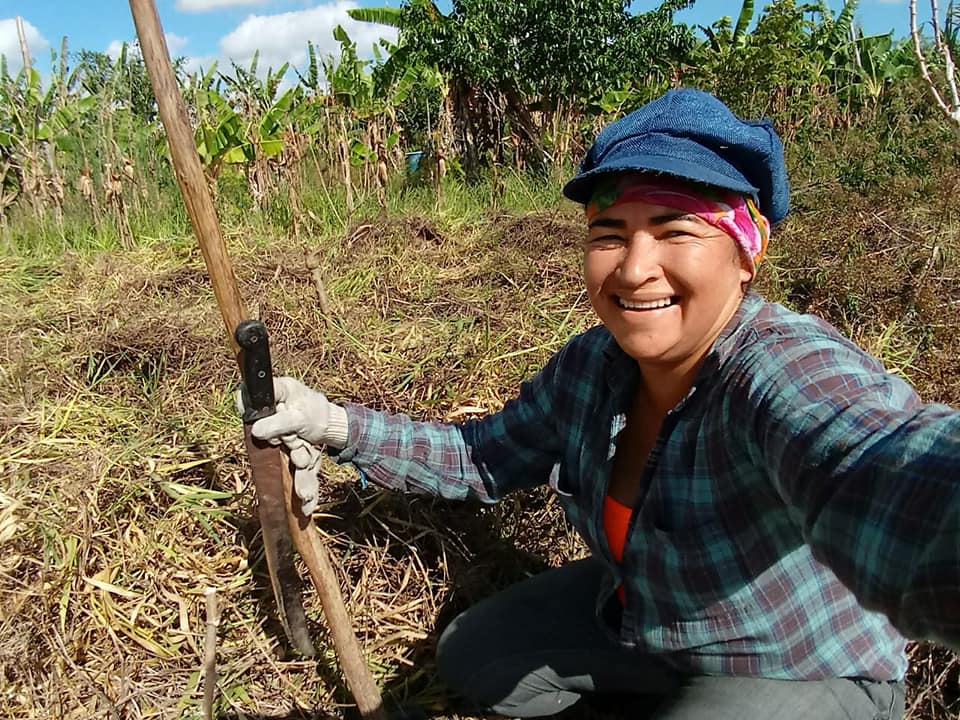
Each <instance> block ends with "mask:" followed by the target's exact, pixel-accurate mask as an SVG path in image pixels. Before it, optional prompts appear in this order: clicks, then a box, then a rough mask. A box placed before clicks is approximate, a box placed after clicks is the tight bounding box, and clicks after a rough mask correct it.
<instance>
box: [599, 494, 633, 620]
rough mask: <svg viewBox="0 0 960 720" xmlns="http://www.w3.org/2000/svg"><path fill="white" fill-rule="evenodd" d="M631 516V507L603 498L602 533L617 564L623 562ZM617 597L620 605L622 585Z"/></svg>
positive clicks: (623, 594) (622, 597)
mask: <svg viewBox="0 0 960 720" xmlns="http://www.w3.org/2000/svg"><path fill="white" fill-rule="evenodd" d="M632 514H633V508H632V507H628V506H627V505H624V504H623V503H620V502H617V501H616V500H614V499H613V498H612V497H610V496H609V495H607V497H606V498H604V500H603V532H604V533H606V536H607V544H608V545H609V546H610V552H611V553H612V554H613V559H614V560H616V561H617V562H618V563H619V562H622V561H623V547H624V545H626V543H627V526H628V525H629V524H630V515H632ZM617 597H619V598H620V602H621V603H622V602H624V600H625V599H626V594H625V593H624V591H623V585H620V586H619V587H618V588H617Z"/></svg>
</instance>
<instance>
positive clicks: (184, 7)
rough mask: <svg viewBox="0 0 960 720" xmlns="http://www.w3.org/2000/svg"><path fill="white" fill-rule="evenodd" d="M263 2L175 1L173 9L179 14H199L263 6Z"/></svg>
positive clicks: (242, 0)
mask: <svg viewBox="0 0 960 720" xmlns="http://www.w3.org/2000/svg"><path fill="white" fill-rule="evenodd" d="M265 2H268V0H177V3H176V5H175V7H176V8H177V10H180V11H181V12H195V13H200V12H207V11H208V10H220V9H222V8H230V7H241V6H247V5H263V4H264V3H265Z"/></svg>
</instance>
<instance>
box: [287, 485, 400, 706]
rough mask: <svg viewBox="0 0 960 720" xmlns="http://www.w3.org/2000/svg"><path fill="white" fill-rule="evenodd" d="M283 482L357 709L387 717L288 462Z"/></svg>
mask: <svg viewBox="0 0 960 720" xmlns="http://www.w3.org/2000/svg"><path fill="white" fill-rule="evenodd" d="M283 485H284V490H285V491H286V492H285V493H284V495H285V497H287V498H288V501H289V502H290V504H289V505H288V506H287V517H288V518H289V520H290V534H291V535H292V536H293V541H294V542H295V543H296V545H297V550H298V551H299V552H300V556H301V557H302V558H303V560H304V562H305V563H306V564H307V570H308V571H309V572H310V579H311V580H313V586H314V587H315V588H316V589H317V595H319V596H320V604H321V605H322V606H323V614H324V616H325V617H326V619H327V628H329V630H330V637H331V639H332V640H333V646H334V647H335V648H336V649H337V655H338V656H339V657H340V669H341V670H342V671H343V676H344V677H345V678H346V679H347V685H348V686H349V689H350V693H351V694H352V695H353V698H354V700H356V702H357V709H358V710H359V711H360V714H361V715H362V716H363V717H364V718H368V720H387V714H386V711H385V710H384V709H383V702H382V700H381V699H380V691H379V690H378V689H377V685H376V683H375V682H374V681H373V676H372V675H371V674H370V670H369V668H368V667H367V665H366V663H365V662H364V660H363V651H362V649H361V648H360V642H359V640H357V636H356V634H355V633H354V632H353V625H352V623H351V622H350V616H349V615H348V614H347V608H346V605H344V602H343V595H342V594H341V593H340V583H339V582H338V580H337V574H336V571H335V570H334V569H333V565H332V564H331V562H330V555H329V553H328V552H327V549H326V548H325V547H324V546H323V543H322V542H321V540H320V537H319V535H318V534H317V531H316V528H314V526H313V523H312V522H311V521H310V518H308V517H305V516H304V514H303V512H302V510H301V507H300V503H299V502H298V501H296V500H294V499H293V497H294V494H293V478H292V477H291V475H290V468H289V467H287V466H284V468H283Z"/></svg>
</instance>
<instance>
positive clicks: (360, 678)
mask: <svg viewBox="0 0 960 720" xmlns="http://www.w3.org/2000/svg"><path fill="white" fill-rule="evenodd" d="M130 10H131V12H132V14H133V20H134V24H135V25H136V28H137V36H138V37H139V39H140V50H141V53H142V55H143V61H144V63H145V65H146V67H147V72H148V74H149V76H150V82H151V85H152V86H153V92H154V95H155V96H156V98H157V107H158V109H159V111H160V119H161V121H162V122H163V126H164V129H165V130H166V132H167V141H168V143H169V145H170V155H171V159H172V160H173V166H174V170H175V172H176V175H177V181H178V182H179V184H180V191H181V193H182V195H183V199H184V203H185V204H186V206H187V212H188V213H189V215H190V222H191V224H192V225H193V230H194V234H195V235H196V237H197V241H198V242H199V244H200V249H201V251H202V252H203V259H204V262H205V263H206V265H207V272H208V274H209V275H210V280H211V282H212V283H213V290H214V294H215V295H216V298H217V305H218V307H219V308H220V314H221V315H222V316H223V322H224V325H225V326H226V329H227V334H228V335H229V337H230V343H231V346H232V347H233V349H234V351H236V350H237V349H238V348H237V344H236V340H235V339H234V337H233V332H234V330H235V329H236V327H237V325H238V324H239V323H240V321H241V320H243V319H244V311H243V304H242V303H241V301H240V292H239V290H238V289H237V283H236V278H235V277H234V274H233V267H232V265H231V263H230V258H229V256H228V255H227V251H226V246H225V244H224V242H223V235H222V234H221V232H220V226H219V224H218V222H217V216H216V212H215V209H214V207H213V200H212V198H211V197H210V190H209V188H208V187H207V183H206V179H205V177H204V175H203V169H202V168H201V166H200V159H199V157H198V156H197V151H196V146H195V144H194V139H193V132H192V131H191V128H190V123H189V120H188V117H187V112H186V108H185V106H184V103H183V97H182V96H181V94H180V88H179V87H178V86H177V80H176V77H175V76H174V74H173V68H172V66H171V65H170V54H169V52H168V50H167V44H166V40H165V39H164V36H163V29H162V28H161V26H160V17H159V16H158V15H157V9H156V7H155V6H154V3H153V0H130ZM284 457H285V456H284ZM281 469H282V475H283V477H284V478H285V480H284V484H285V485H286V488H285V495H286V499H287V502H288V503H290V497H291V493H292V481H291V480H290V477H289V475H290V473H289V468H288V467H287V464H286V462H283V463H281ZM288 508H289V505H288ZM287 515H288V521H289V524H290V526H291V528H292V527H293V526H294V525H296V527H297V532H295V533H294V532H291V535H292V537H293V538H294V540H295V542H296V544H297V549H298V550H299V552H300V554H301V556H302V557H303V559H304V561H305V562H306V563H307V567H308V569H309V571H310V578H311V579H312V580H313V583H314V585H315V586H316V588H317V593H318V594H319V596H320V601H321V604H322V605H323V612H324V615H326V617H327V625H328V627H329V628H330V634H331V637H332V638H333V641H334V649H335V650H336V652H337V655H338V656H339V658H340V668H341V671H342V672H343V675H344V678H345V680H346V682H347V685H348V687H349V688H350V690H351V692H352V693H353V694H354V700H355V701H356V703H357V707H358V708H359V709H360V711H361V713H363V715H364V717H365V718H371V720H385V717H386V716H385V713H384V710H383V702H382V700H381V698H380V692H379V690H378V689H377V685H376V683H375V682H374V680H373V676H372V675H371V674H370V668H369V667H367V665H366V663H365V662H364V660H363V657H362V655H361V653H360V643H359V641H358V640H357V637H356V635H355V634H354V632H353V627H352V625H351V623H350V620H349V617H347V616H346V610H345V609H343V608H344V604H343V597H342V595H341V594H340V589H339V588H340V585H339V582H338V580H337V577H336V574H335V573H334V572H333V568H332V567H331V565H330V561H329V557H328V556H327V554H326V551H325V550H324V549H323V546H322V545H321V544H319V538H317V533H316V528H314V527H313V522H312V520H311V519H310V518H304V517H303V516H302V515H301V516H300V517H299V518H298V517H296V516H295V515H294V514H292V513H291V511H290V509H288V512H287ZM338 601H339V602H338Z"/></svg>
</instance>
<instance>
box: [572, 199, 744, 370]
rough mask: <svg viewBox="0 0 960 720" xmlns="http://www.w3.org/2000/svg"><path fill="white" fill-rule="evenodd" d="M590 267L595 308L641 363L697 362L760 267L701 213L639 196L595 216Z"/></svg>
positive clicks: (587, 256) (587, 257) (586, 269)
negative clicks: (751, 261)
mask: <svg viewBox="0 0 960 720" xmlns="http://www.w3.org/2000/svg"><path fill="white" fill-rule="evenodd" d="M583 274H584V280H585V282H586V286H587V292H588V293H589V295H590V302H591V304H592V305H593V309H594V311H595V312H596V313H597V315H598V316H599V317H600V319H601V320H602V321H603V324H604V325H606V326H607V328H608V329H609V330H610V332H611V333H612V334H613V336H614V338H616V340H617V342H618V343H619V345H620V347H622V348H623V350H624V351H625V352H626V353H627V354H628V355H630V357H632V358H634V359H635V360H636V361H637V362H638V363H639V364H640V366H641V368H643V367H644V366H645V365H651V366H652V365H658V366H666V367H667V368H670V367H676V368H679V369H689V368H690V367H692V366H694V365H695V364H696V363H698V362H699V361H700V360H701V359H702V358H703V357H704V355H705V354H706V352H707V351H708V350H709V349H710V346H711V345H712V344H713V341H714V340H715V339H716V338H717V336H718V335H719V334H720V331H721V330H722V329H723V327H724V326H725V325H726V323H727V321H729V320H730V318H731V317H733V314H734V313H735V312H736V309H737V306H738V305H739V303H740V300H741V298H742V297H743V291H742V285H743V283H746V282H749V281H750V280H751V279H752V277H753V266H752V264H751V263H750V261H749V260H748V259H747V258H745V257H743V256H742V255H741V253H740V252H739V249H738V247H737V245H736V243H735V242H734V240H733V238H731V237H730V236H729V235H727V234H726V233H725V232H723V231H722V230H719V229H718V228H716V227H713V226H712V225H708V224H707V223H706V222H705V221H703V220H701V219H700V218H698V217H697V216H696V215H692V214H689V213H684V212H682V211H680V210H677V209H675V208H670V207H665V206H662V205H652V204H650V203H646V202H641V201H637V202H625V203H621V204H617V205H613V206H612V207H608V208H607V209H606V210H603V211H602V212H600V213H597V214H596V215H594V216H593V217H592V218H590V221H589V230H588V237H587V240H586V243H585V246H584V261H583Z"/></svg>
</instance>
